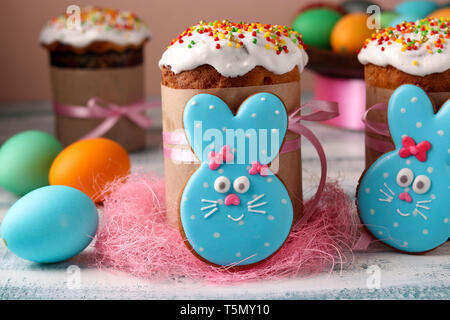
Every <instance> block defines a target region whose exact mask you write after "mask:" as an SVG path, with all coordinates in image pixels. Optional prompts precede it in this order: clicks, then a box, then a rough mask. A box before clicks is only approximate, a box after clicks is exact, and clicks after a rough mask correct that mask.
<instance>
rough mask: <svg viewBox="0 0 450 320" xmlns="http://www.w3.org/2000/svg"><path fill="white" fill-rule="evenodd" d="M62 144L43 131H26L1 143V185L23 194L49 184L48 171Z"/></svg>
mask: <svg viewBox="0 0 450 320" xmlns="http://www.w3.org/2000/svg"><path fill="white" fill-rule="evenodd" d="M62 149H63V147H62V145H61V143H59V141H58V140H56V139H55V138H54V137H53V136H51V135H49V134H48V133H45V132H42V131H24V132H21V133H19V134H16V135H15V136H13V137H11V138H10V139H9V140H7V141H6V142H5V143H4V144H3V145H2V146H1V147H0V186H2V187H3V188H5V189H6V190H8V191H9V192H12V193H14V194H16V195H19V196H22V195H24V194H26V193H28V192H30V191H32V190H34V189H37V188H40V187H43V186H47V185H48V184H49V182H48V172H49V170H50V166H51V164H52V162H53V160H54V159H55V157H56V156H57V155H58V153H60V152H61V151H62Z"/></svg>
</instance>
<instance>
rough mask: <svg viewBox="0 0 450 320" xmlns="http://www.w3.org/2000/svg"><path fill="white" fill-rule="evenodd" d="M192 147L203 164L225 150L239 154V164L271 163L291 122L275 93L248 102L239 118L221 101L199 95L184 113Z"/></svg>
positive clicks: (264, 94)
mask: <svg viewBox="0 0 450 320" xmlns="http://www.w3.org/2000/svg"><path fill="white" fill-rule="evenodd" d="M183 124H184V129H185V131H186V136H187V138H188V141H189V144H190V145H191V147H192V150H193V151H194V153H195V155H196V156H197V157H198V158H199V160H200V161H202V162H205V161H208V159H209V154H210V152H212V151H214V152H219V151H220V150H221V149H222V147H223V146H225V145H227V146H229V148H230V150H235V151H236V160H235V161H236V162H237V163H246V164H249V163H252V162H254V161H258V162H260V163H261V164H267V163H269V162H271V161H272V160H273V159H274V158H275V157H276V156H277V154H278V153H279V151H280V148H281V145H282V143H283V140H284V136H285V134H286V130H287V124H288V118H287V112H286V108H285V106H284V104H283V102H282V101H281V100H280V99H279V98H278V97H277V96H275V95H273V94H271V93H258V94H255V95H252V96H250V97H249V98H247V99H246V100H245V101H244V102H243V103H242V105H241V106H240V107H239V110H238V112H237V114H236V116H234V115H233V113H232V112H231V110H230V109H229V107H228V106H227V104H226V103H225V102H224V101H223V100H221V99H220V98H218V97H216V96H214V95H210V94H198V95H196V96H194V97H193V98H191V99H190V100H189V101H188V103H187V104H186V107H185V109H184V113H183Z"/></svg>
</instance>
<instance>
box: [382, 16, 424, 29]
mask: <svg viewBox="0 0 450 320" xmlns="http://www.w3.org/2000/svg"><path fill="white" fill-rule="evenodd" d="M421 19H422V16H418V15H416V14H412V13H411V14H403V15H398V16H397V17H396V18H395V19H393V20H392V21H391V23H390V24H389V25H390V26H392V27H395V26H396V25H398V24H401V23H403V21H407V22H411V21H417V20H421Z"/></svg>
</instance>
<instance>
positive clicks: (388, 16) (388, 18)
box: [380, 11, 398, 29]
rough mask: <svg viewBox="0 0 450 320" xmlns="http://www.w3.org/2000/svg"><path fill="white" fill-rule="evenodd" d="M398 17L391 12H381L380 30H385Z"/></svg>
mask: <svg viewBox="0 0 450 320" xmlns="http://www.w3.org/2000/svg"><path fill="white" fill-rule="evenodd" d="M397 17H398V14H397V13H395V12H392V11H383V12H381V15H380V23H381V28H383V29H384V28H386V27H389V26H390V25H391V22H392V21H394V19H395V18H397Z"/></svg>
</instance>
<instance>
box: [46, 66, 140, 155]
mask: <svg viewBox="0 0 450 320" xmlns="http://www.w3.org/2000/svg"><path fill="white" fill-rule="evenodd" d="M50 78H51V84H52V89H53V100H54V101H57V102H59V103H63V104H67V105H77V106H85V105H86V104H87V101H88V100H89V99H90V98H92V97H99V98H101V99H103V100H105V101H108V102H110V103H114V104H117V105H127V104H130V103H133V102H136V101H138V100H142V99H144V97H145V94H144V72H143V67H142V66H137V67H125V68H109V69H78V68H58V67H51V68H50ZM102 121H103V120H102V119H78V118H71V117H65V116H60V115H55V132H56V136H57V137H58V139H59V140H60V141H61V143H62V144H63V145H69V144H71V143H73V142H75V141H77V140H78V139H80V138H81V137H83V136H84V135H86V134H88V133H89V132H90V131H92V130H93V129H95V128H96V127H97V126H98V125H99V124H100V123H101V122H102ZM145 134H146V131H145V129H143V128H141V127H139V126H138V125H136V124H135V123H133V122H132V121H130V120H129V119H128V118H126V117H122V118H121V119H120V120H119V121H118V122H117V123H116V125H115V126H114V127H113V128H111V129H110V130H109V131H108V132H107V133H106V134H105V135H104V137H106V138H109V139H112V140H114V141H116V142H118V143H119V144H120V145H122V146H123V147H124V148H125V149H127V150H128V151H135V150H139V149H142V148H144V147H145V142H146V141H145V137H146V136H145Z"/></svg>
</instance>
